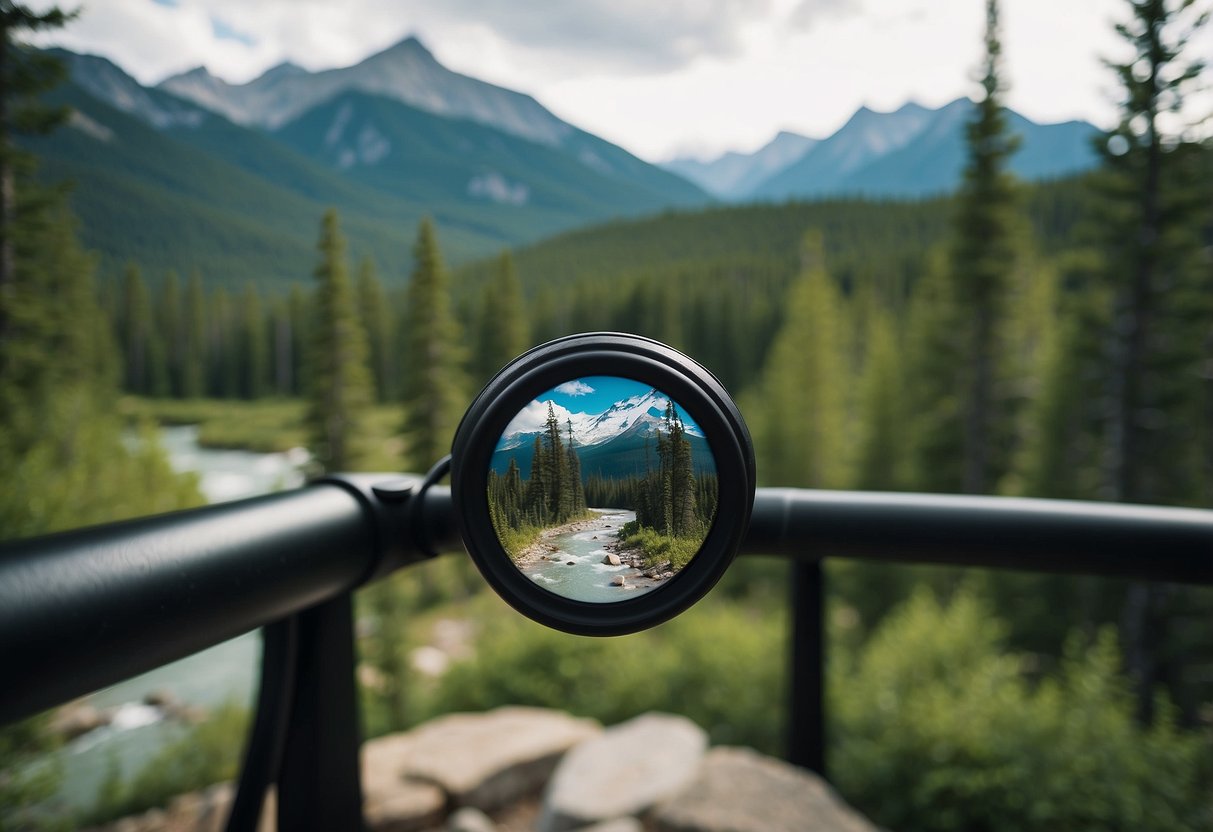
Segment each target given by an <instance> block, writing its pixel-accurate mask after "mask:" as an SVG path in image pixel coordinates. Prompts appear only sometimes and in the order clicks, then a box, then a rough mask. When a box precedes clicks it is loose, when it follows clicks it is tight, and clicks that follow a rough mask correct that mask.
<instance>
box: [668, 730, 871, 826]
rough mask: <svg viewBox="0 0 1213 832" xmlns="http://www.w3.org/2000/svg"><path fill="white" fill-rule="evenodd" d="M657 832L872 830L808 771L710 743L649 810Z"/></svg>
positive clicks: (744, 751) (818, 778)
mask: <svg viewBox="0 0 1213 832" xmlns="http://www.w3.org/2000/svg"><path fill="white" fill-rule="evenodd" d="M652 825H653V828H654V829H656V830H657V832H876V829H877V827H875V826H874V825H873V824H872V823H870V822H869V821H868V820H867V819H866V818H864V817H863V816H862V815H860V814H859V813H858V812H856V811H855V810H854V809H852V808H851V807H850V806H848V805H847V804H845V803H843V802H842V800H841V799H839V797H838V796H837V795H836V794H835V793H834V790H833V789H831V788H830V787H829V786H828V785H827V784H826V783H825V781H823V780H822V779H821V778H820V777H818V776H817V775H815V774H813V773H812V772H809V771H806V770H805V769H801V768H797V767H796V766H792V765H789V764H788V763H785V762H783V761H782V760H776V759H774V758H772V757H767V756H765V755H762V754H759V753H758V752H757V751H753V750H751V749H748V748H728V747H720V748H713V749H712V750H711V751H709V752H708V754H707V757H706V758H705V759H704V761H703V766H702V767H701V768H700V770H699V776H698V777H696V778H695V780H694V782H693V783H691V784H690V786H688V787H687V788H686V789H685V790H684V791H682V792H681V793H680V794H678V795H676V796H675V797H673V798H671V799H669V800H667V801H665V802H664V803H662V804H661V805H660V806H658V807H657V809H656V810H655V811H654V812H653V815H652Z"/></svg>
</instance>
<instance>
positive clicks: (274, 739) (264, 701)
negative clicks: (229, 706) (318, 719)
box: [226, 615, 299, 832]
mask: <svg viewBox="0 0 1213 832" xmlns="http://www.w3.org/2000/svg"><path fill="white" fill-rule="evenodd" d="M298 656H299V617H298V616H294V615H292V616H290V617H289V618H284V619H282V620H281V621H275V622H273V623H272V624H267V625H266V626H265V627H263V628H262V630H261V674H260V679H261V682H260V687H259V689H258V692H257V710H256V711H255V712H254V716H253V724H252V727H251V728H250V729H249V735H248V739H247V742H246V744H245V749H244V763H243V765H241V766H240V780H239V784H238V786H237V789H236V797H235V799H234V800H233V802H232V810H231V812H230V813H229V814H228V819H227V826H226V832H255V830H256V829H257V826H258V824H259V823H260V821H261V811H262V808H263V807H264V805H265V795H266V790H267V789H268V788H269V786H270V785H271V784H272V783H275V782H277V780H278V770H279V767H280V766H281V764H282V749H283V746H284V745H285V744H286V737H287V730H288V727H289V726H290V721H291V707H292V705H293V704H294V698H295V696H294V693H295V689H294V686H295V679H296V677H297V673H296V664H297V660H298Z"/></svg>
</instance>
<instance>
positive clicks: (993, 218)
mask: <svg viewBox="0 0 1213 832" xmlns="http://www.w3.org/2000/svg"><path fill="white" fill-rule="evenodd" d="M1001 57H1002V44H1001V42H1000V40H999V9H998V0H986V30H985V59H984V63H983V69H982V79H981V87H982V92H983V97H982V99H981V100H980V101H979V102H978V103H977V112H976V117H975V118H974V120H973V121H972V122H971V123H970V124H969V125H968V128H967V130H966V146H967V150H968V161H967V164H966V167H965V172H964V180H963V183H962V185H961V188H960V194H959V197H958V199H957V213H956V219H955V225H954V233H955V241H954V243H953V248H952V252H951V262H950V270H951V283H952V287H953V291H955V293H956V298H957V306H958V309H959V311H961V312H962V313H963V315H962V317H961V318H960V319H959V320H956V321H955V322H954V325H955V326H958V327H961V331H962V332H963V333H964V340H963V344H964V352H965V362H964V372H963V374H962V376H961V379H962V383H963V393H962V405H961V406H962V413H963V424H962V430H963V436H964V469H963V481H962V483H961V486H962V488H963V490H964V491H965V492H967V493H970V494H981V493H985V492H988V491H990V490H991V489H992V487H993V485H994V484H995V483H996V482H997V480H998V477H999V476H1001V474H1002V473H1003V471H1005V468H1006V460H1005V459H1002V458H1000V455H999V453H998V448H999V446H1000V445H1001V442H1000V440H1001V439H1002V436H1001V435H1000V428H1001V426H1000V425H999V424H997V423H998V422H999V421H1000V420H1001V417H1003V415H1004V414H1005V413H1006V412H1007V407H1006V404H1007V394H1006V391H1005V389H1000V387H1001V385H1000V376H1001V372H1000V369H1001V368H1000V367H999V366H998V359H999V355H1000V348H1001V347H1002V346H1003V342H1004V336H1003V327H1004V323H1005V317H1006V314H1007V308H1006V307H1007V300H1006V299H1007V295H1008V292H1009V284H1010V282H1011V279H1012V275H1013V271H1014V268H1015V263H1016V258H1017V254H1018V244H1019V243H1020V242H1021V240H1020V236H1021V235H1020V234H1019V232H1018V231H1017V229H1016V225H1017V224H1018V206H1017V204H1016V193H1015V186H1014V183H1013V181H1012V179H1011V176H1010V174H1009V173H1008V171H1007V165H1008V162H1009V160H1010V157H1011V155H1012V154H1013V153H1014V152H1015V150H1016V148H1017V147H1018V145H1019V139H1018V137H1016V136H1013V135H1011V133H1010V131H1009V128H1008V126H1007V117H1006V110H1005V109H1004V108H1003V104H1002V93H1003V89H1004V87H1003V83H1002V79H1001V74H1000V73H1001V67H1000V64H1001Z"/></svg>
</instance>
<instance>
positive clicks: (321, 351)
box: [305, 208, 374, 471]
mask: <svg viewBox="0 0 1213 832" xmlns="http://www.w3.org/2000/svg"><path fill="white" fill-rule="evenodd" d="M316 247H317V249H318V250H319V253H320V262H319V263H318V264H317V266H316V271H315V277H316V292H315V314H314V320H313V326H312V331H311V343H310V349H309V350H308V353H307V364H306V384H305V386H306V389H307V400H308V407H307V416H306V425H307V428H308V434H309V437H310V444H311V448H312V452H313V454H314V456H315V458H316V461H317V462H318V463H319V465H320V466H322V467H323V469H324V470H325V471H348V470H353V469H355V468H357V467H358V466H359V465H360V464H362V463H363V461H364V456H365V439H366V429H365V419H366V415H367V411H368V409H369V408H370V406H371V403H372V401H373V399H374V393H373V390H372V387H371V377H370V373H369V371H368V370H367V346H366V333H365V332H363V330H362V323H361V321H359V319H358V312H357V308H356V305H355V301H354V291H353V287H352V286H351V285H350V278H349V271H348V267H347V265H346V255H345V237H344V236H343V235H342V233H341V228H340V224H339V221H338V218H337V211H336V210H335V209H332V208H330V209H329V210H328V211H326V212H325V215H324V220H323V222H322V223H321V226H320V239H319V241H318V243H317V246H316Z"/></svg>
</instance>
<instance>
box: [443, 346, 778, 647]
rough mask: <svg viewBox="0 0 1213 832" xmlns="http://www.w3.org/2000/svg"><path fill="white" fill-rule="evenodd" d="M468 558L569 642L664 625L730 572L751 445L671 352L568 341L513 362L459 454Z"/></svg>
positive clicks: (716, 389)
mask: <svg viewBox="0 0 1213 832" xmlns="http://www.w3.org/2000/svg"><path fill="white" fill-rule="evenodd" d="M451 496H452V499H453V500H454V501H455V507H456V513H455V516H456V519H457V520H458V522H459V528H460V532H461V534H462V536H463V542H464V544H465V545H466V546H467V550H468V554H469V555H470V556H471V558H472V560H473V561H474V562H475V564H476V566H477V567H478V568H479V569H480V572H481V574H482V575H483V576H484V577H485V579H486V580H487V581H488V582H489V584H490V585H491V586H492V587H493V589H495V590H496V591H497V592H498V594H500V595H501V597H502V598H504V599H505V600H506V601H507V602H508V603H509V604H510V605H512V606H513V607H514V608H515V609H517V610H518V611H519V612H521V613H522V614H524V615H526V616H529V617H530V618H532V619H534V620H535V621H538V622H540V623H542V624H546V625H548V626H550V627H555V628H557V629H560V630H564V631H566V632H570V633H578V634H581V635H603V636H605V635H622V634H624V633H632V632H636V631H637V630H642V629H644V628H646V627H651V626H653V625H655V624H659V623H661V622H662V621H666V620H668V619H669V618H671V617H672V616H675V615H677V614H678V613H680V612H682V611H683V610H685V609H686V608H687V607H689V606H690V605H691V604H693V603H695V602H696V601H697V600H699V599H700V598H702V597H703V596H704V594H705V593H707V591H708V590H709V589H711V588H712V586H713V585H714V584H715V583H716V581H718V580H719V579H720V576H721V575H723V574H724V571H725V570H726V569H727V568H728V565H729V563H730V562H731V561H732V559H733V556H734V555H735V554H736V551H737V547H738V545H739V543H740V541H741V538H742V536H743V535H744V533H745V530H746V527H747V525H748V523H749V517H750V509H751V506H752V505H753V501H754V450H753V446H752V445H751V443H750V437H749V433H748V431H747V430H746V427H745V423H744V421H743V420H742V418H741V414H740V413H739V412H738V410H737V407H736V405H735V404H734V403H733V401H732V399H731V398H730V397H729V395H728V392H727V391H726V390H725V389H724V387H723V386H722V385H721V384H720V382H719V381H718V380H717V379H716V378H715V376H713V375H712V374H711V373H709V372H708V371H707V370H705V369H704V368H703V367H701V366H700V365H699V364H696V363H695V362H694V361H693V360H691V359H690V358H688V357H687V356H685V355H683V354H682V353H680V352H678V351H677V350H674V349H671V348H670V347H668V346H666V345H664V344H661V343H659V342H657V341H653V340H651V339H649V338H642V337H639V336H636V335H629V334H626V333H619V332H596V333H586V334H583V335H571V336H568V337H567V338H560V339H557V340H556V341H551V342H549V343H547V344H544V345H542V346H539V347H536V348H534V349H533V350H531V351H529V352H527V353H526V354H524V355H521V356H519V357H518V358H516V359H515V360H514V361H511V362H510V363H509V364H508V365H506V366H505V367H504V368H502V370H501V371H500V372H499V373H498V374H497V375H496V376H494V377H493V379H492V380H490V381H489V383H488V385H487V386H486V387H485V388H484V389H483V390H482V391H481V392H480V395H478V396H477V397H476V399H475V400H474V401H473V402H472V404H471V406H470V407H469V408H468V411H467V413H466V414H464V417H463V421H462V422H461V423H460V425H459V429H458V430H457V431H456V433H455V440H454V443H453V445H452V447H451Z"/></svg>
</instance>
